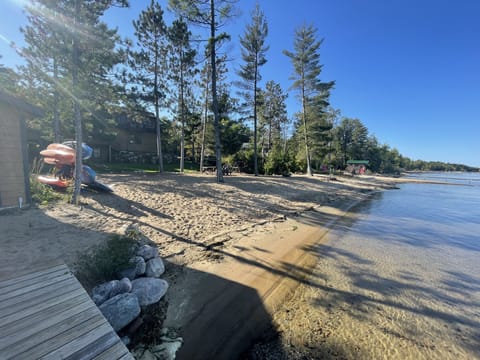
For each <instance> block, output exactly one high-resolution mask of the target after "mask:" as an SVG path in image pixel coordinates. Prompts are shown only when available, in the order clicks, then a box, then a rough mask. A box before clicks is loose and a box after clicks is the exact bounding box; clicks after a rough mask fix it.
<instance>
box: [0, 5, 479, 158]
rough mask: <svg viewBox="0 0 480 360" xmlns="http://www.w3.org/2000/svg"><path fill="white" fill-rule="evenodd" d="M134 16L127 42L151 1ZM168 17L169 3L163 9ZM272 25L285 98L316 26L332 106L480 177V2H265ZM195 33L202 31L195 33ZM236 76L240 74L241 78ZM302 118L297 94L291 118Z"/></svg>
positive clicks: (6, 31)
mask: <svg viewBox="0 0 480 360" xmlns="http://www.w3.org/2000/svg"><path fill="white" fill-rule="evenodd" d="M130 2H131V5H132V7H131V9H128V10H125V9H118V10H117V9H116V10H114V11H111V12H110V13H109V14H108V15H107V17H106V20H107V21H108V22H109V23H110V24H111V25H112V26H116V27H118V28H119V30H120V32H121V34H122V35H124V36H125V35H130V34H131V33H132V26H131V20H132V19H135V18H136V17H137V16H138V13H139V12H140V11H141V10H142V9H143V8H144V7H145V6H146V5H147V4H148V3H149V2H150V0H130ZM159 2H160V4H161V6H162V7H163V8H165V6H166V1H159ZM19 3H20V4H21V1H19V0H2V1H1V2H0V13H1V14H2V22H1V23H0V54H1V55H2V56H3V58H2V59H1V60H0V62H2V63H4V64H5V65H8V66H14V65H15V64H17V63H19V62H20V60H19V59H18V58H17V57H16V56H15V54H14V52H13V51H12V50H11V49H10V48H9V47H8V42H9V41H12V40H13V41H15V42H17V43H18V44H21V42H22V37H21V34H20V32H19V31H18V28H19V26H20V25H22V24H24V22H25V17H24V16H23V15H22V11H21V9H20V8H21V5H19ZM259 3H260V7H261V8H262V10H263V11H264V12H265V15H266V18H267V21H268V24H269V30H270V33H269V36H268V38H267V43H268V44H269V45H270V50H269V52H268V54H267V60H268V62H267V63H266V64H265V65H264V66H263V67H262V68H261V74H262V76H263V81H264V82H266V81H268V80H275V81H276V82H279V83H280V84H281V85H282V86H283V88H284V89H288V88H289V86H290V85H291V81H290V80H289V77H290V75H291V74H292V66H291V63H290V61H289V59H288V58H287V57H286V56H285V55H283V54H282V50H284V49H288V50H292V49H293V35H294V30H295V28H297V27H298V26H301V25H302V24H304V23H306V24H313V25H314V26H315V27H316V28H317V29H318V34H319V36H320V37H321V38H324V42H323V44H322V47H321V49H320V53H321V62H322V64H323V65H324V67H323V71H322V75H321V78H322V80H324V81H330V80H335V81H336V86H335V89H334V90H333V91H332V95H331V105H332V106H333V107H335V108H337V109H340V110H341V112H342V115H343V116H348V117H353V118H358V119H360V120H361V121H362V122H363V123H364V124H365V125H366V126H367V127H368V129H369V131H370V132H371V133H372V134H374V135H375V136H377V138H378V139H379V140H380V142H382V143H387V144H389V145H390V146H391V147H395V148H397V149H398V150H399V151H400V153H402V154H403V155H405V156H408V157H410V158H412V159H422V160H439V161H445V162H454V163H464V164H468V165H472V166H479V167H480V1H477V0H455V1H454V0H296V1H291V0H260V1H259ZM254 5H255V0H240V1H239V2H238V3H237V7H238V8H239V10H240V12H241V14H240V16H239V17H238V18H237V19H236V20H234V21H231V22H230V23H229V24H227V26H226V27H225V28H224V31H226V32H229V33H231V34H232V41H231V43H230V44H229V45H228V47H227V48H226V49H227V51H228V54H229V56H230V57H231V59H232V60H233V61H232V66H233V67H235V64H239V62H240V61H241V60H240V55H239V54H240V47H239V42H238V36H239V35H240V34H242V33H243V31H244V28H245V25H246V24H247V23H248V22H249V13H250V11H251V9H253V7H254ZM194 31H195V30H194ZM232 76H233V72H232ZM298 109H299V103H298V101H297V100H296V98H295V96H294V94H293V93H292V94H291V95H290V98H289V99H288V110H289V113H290V114H293V113H295V112H296V111H298Z"/></svg>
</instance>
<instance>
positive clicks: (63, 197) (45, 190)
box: [29, 159, 71, 205]
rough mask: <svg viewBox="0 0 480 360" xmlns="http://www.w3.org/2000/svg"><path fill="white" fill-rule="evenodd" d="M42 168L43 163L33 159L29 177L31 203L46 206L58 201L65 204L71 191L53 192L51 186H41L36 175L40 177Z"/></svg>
mask: <svg viewBox="0 0 480 360" xmlns="http://www.w3.org/2000/svg"><path fill="white" fill-rule="evenodd" d="M42 168H43V162H42V161H38V160H36V159H35V160H34V161H33V165H32V168H31V170H30V175H29V180H30V195H31V197H32V201H33V202H34V203H36V204H39V205H48V204H51V203H56V202H59V201H64V202H67V201H68V199H69V197H70V196H69V195H70V193H71V189H69V190H67V191H64V192H59V191H56V190H54V189H53V188H52V187H51V186H49V185H45V184H42V183H41V182H40V181H38V175H40V173H41V171H42Z"/></svg>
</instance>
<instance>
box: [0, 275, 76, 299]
mask: <svg viewBox="0 0 480 360" xmlns="http://www.w3.org/2000/svg"><path fill="white" fill-rule="evenodd" d="M71 279H74V277H73V275H72V274H70V273H68V274H60V275H59V274H57V275H56V276H53V275H52V278H47V279H42V278H39V279H38V280H37V281H36V282H33V283H31V284H26V286H23V287H19V286H15V285H12V286H13V287H14V288H13V290H11V291H6V292H3V291H4V289H2V294H0V302H2V301H4V300H7V299H11V298H13V297H16V296H19V295H23V294H27V293H29V292H32V291H33V290H36V289H41V288H43V287H45V286H48V285H50V284H54V283H57V282H60V281H67V280H71Z"/></svg>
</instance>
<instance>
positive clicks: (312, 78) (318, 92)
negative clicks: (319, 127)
mask: <svg viewBox="0 0 480 360" xmlns="http://www.w3.org/2000/svg"><path fill="white" fill-rule="evenodd" d="M322 42H323V39H322V40H317V29H315V28H314V27H313V26H311V25H310V26H307V25H303V26H301V27H299V28H298V29H296V31H295V39H294V52H291V51H287V50H284V51H283V53H284V54H285V55H286V56H288V57H289V58H290V60H291V61H292V65H293V69H294V74H293V75H292V77H291V79H292V80H293V84H292V89H295V90H297V92H298V96H299V98H300V101H301V103H302V112H301V119H302V125H303V138H304V145H305V160H306V165H307V174H309V175H311V174H312V169H311V164H310V156H311V154H310V140H309V136H310V133H309V130H310V121H311V117H312V115H313V116H314V117H316V116H319V115H320V114H321V113H322V111H323V109H324V108H326V107H327V106H328V98H329V96H330V90H331V89H332V88H333V86H334V84H335V82H333V81H330V82H322V81H321V80H320V74H321V72H322V65H321V64H320V53H319V50H320V45H321V44H322Z"/></svg>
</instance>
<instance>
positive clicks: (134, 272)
mask: <svg viewBox="0 0 480 360" xmlns="http://www.w3.org/2000/svg"><path fill="white" fill-rule="evenodd" d="M129 263H130V264H131V265H132V267H130V268H128V269H123V270H121V271H119V272H118V276H119V277H121V278H128V279H130V280H133V279H135V278H136V277H137V276H141V275H143V274H145V270H146V268H147V264H146V263H145V260H144V259H143V257H141V256H134V257H132V258H131V259H130V261H129Z"/></svg>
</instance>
